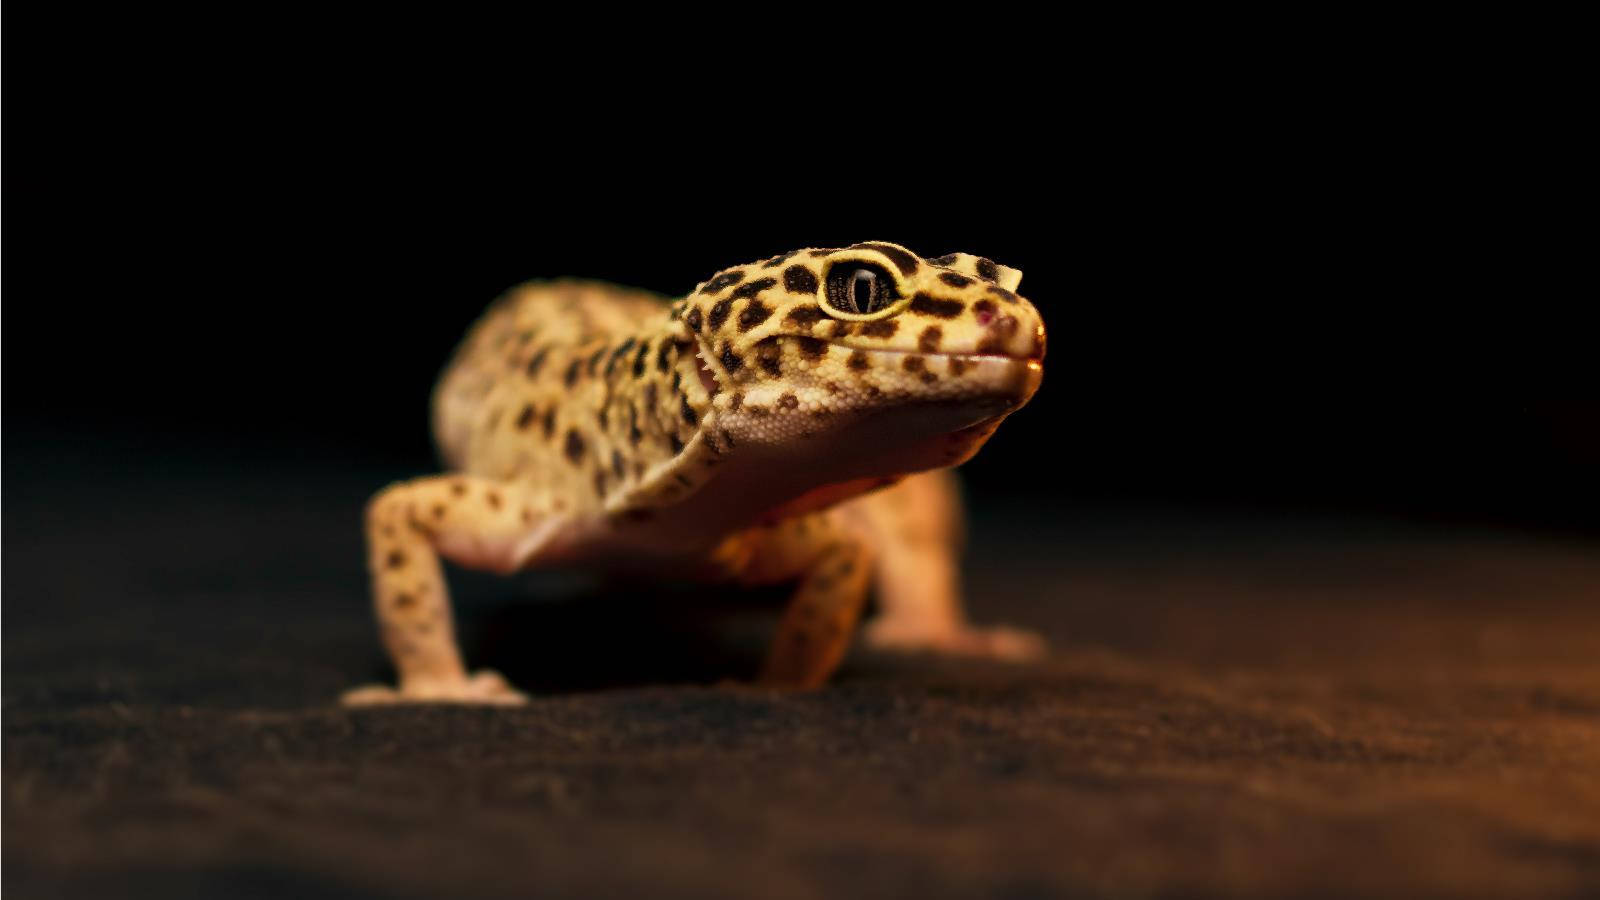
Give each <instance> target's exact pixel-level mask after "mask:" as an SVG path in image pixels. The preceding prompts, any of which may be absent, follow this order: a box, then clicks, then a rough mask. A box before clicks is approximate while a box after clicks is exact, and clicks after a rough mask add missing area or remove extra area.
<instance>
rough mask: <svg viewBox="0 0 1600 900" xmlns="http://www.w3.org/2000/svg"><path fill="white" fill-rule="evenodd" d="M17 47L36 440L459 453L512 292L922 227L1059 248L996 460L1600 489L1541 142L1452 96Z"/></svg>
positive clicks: (1501, 504)
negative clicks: (872, 98) (764, 84)
mask: <svg viewBox="0 0 1600 900" xmlns="http://www.w3.org/2000/svg"><path fill="white" fill-rule="evenodd" d="M20 51H21V53H22V54H23V57H22V58H23V60H24V62H25V63H27V64H29V65H30V66H31V67H30V68H26V69H25V68H23V67H22V65H21V64H18V63H17V61H16V59H15V58H14V59H13V61H12V62H13V65H16V66H17V67H18V69H19V71H21V72H23V73H25V74H24V80H23V82H22V83H23V84H26V85H28V86H29V87H30V88H31V89H29V90H26V91H23V90H13V91H12V92H11V94H10V95H9V96H8V105H7V116H8V122H9V123H12V128H11V130H10V133H11V136H12V138H13V140H12V141H11V142H9V144H8V147H7V151H8V152H7V158H6V167H5V184H4V190H5V204H6V234H5V239H6V251H7V253H6V256H7V259H6V261H7V263H8V265H7V267H6V279H5V288H6V300H7V303H6V307H5V316H6V321H5V325H6V326H7V327H6V328H5V374H6V380H5V381H6V389H5V401H6V405H5V416H6V441H7V444H8V447H25V444H26V442H27V441H29V440H31V439H32V438H34V437H35V436H37V435H46V436H50V439H51V441H52V443H51V444H50V446H52V447H55V446H58V445H57V444H56V443H55V441H56V440H57V439H59V438H63V437H64V438H66V439H67V441H68V443H69V444H77V445H78V446H79V447H80V448H84V447H91V446H94V445H97V444H100V443H102V442H104V445H105V446H107V447H113V446H120V445H122V444H124V443H126V442H128V441H135V442H136V443H138V444H139V445H141V446H144V447H146V448H150V449H152V450H154V451H156V452H162V453H170V454H171V459H172V460H173V461H174V462H173V464H174V465H178V464H181V461H182V460H183V459H186V458H190V457H194V458H198V459H201V460H206V459H216V458H219V457H227V458H237V459H240V460H241V461H243V460H246V459H258V458H266V459H272V458H284V457H289V458H328V459H336V460H342V461H373V462H381V463H384V464H391V463H392V464H400V465H404V466H408V467H410V468H414V469H416V470H418V471H421V470H424V469H426V468H428V466H429V465H430V461H429V460H430V454H429V445H428V439H427V434H426V421H427V420H426V412H425V407H426V397H427V391H428V388H429V386H430V384H431V381H432V379H433V377H434V376H435V374H436V373H437V371H438V369H439V367H440V366H441V364H442V362H443V361H444V359H445V357H446V355H447V353H448V352H449V351H450V349H451V348H452V346H453V344H454V342H455V341H456V340H457V338H458V337H459V335H460V334H461V333H462V331H463V329H464V328H465V327H466V326H467V325H468V323H469V322H470V321H471V320H472V319H473V317H474V316H475V315H476V314H477V313H478V312H479V311H480V310H481V309H482V307H483V306H484V305H485V304H486V303H487V302H488V301H489V300H490V299H492V298H493V297H494V296H495V295H496V294H497V293H498V292H499V291H501V290H503V289H504V288H506V287H507V286H510V285H512V284H514V283H516V282H518V281H520V280H523V279H528V278H536V277H550V276H561V275H583V276H591V277H597V278H603V279H610V280H613V281H617V282H621V283H624V284H634V285H640V286H644V287H649V288H653V289H656V290H660V291H662V292H666V293H673V292H682V291H685V290H687V289H688V288H690V287H692V286H693V285H694V284H695V283H696V282H697V281H699V280H701V279H703V278H704V277H706V276H707V274H708V273H711V272H713V271H715V270H717V269H718V268H721V267H723V266H726V265H730V264H733V263H737V262H742V261H746V260H750V259H756V258H760V257H764V256H767V255H771V254H774V253H777V252H781V251H783V250H786V249H792V248H795V247H800V246H819V245H820V246H832V245H839V244H843V243H849V242H853V241H858V240H891V241H895V242H899V243H902V244H905V245H907V246H909V247H911V248H912V249H913V250H915V251H917V252H918V253H921V254H924V255H929V256H932V255H938V254H942V253H946V252H949V251H951V250H958V249H959V250H965V251H970V252H973V253H978V254H983V255H987V256H990V257H992V258H994V259H996V260H998V261H1000V262H1003V263H1005V264H1008V265H1011V266H1015V267H1018V268H1021V269H1022V270H1023V271H1024V273H1025V278H1024V282H1023V293H1024V294H1025V295H1026V296H1028V297H1029V298H1030V299H1032V300H1033V301H1034V302H1035V303H1036V304H1037V305H1038V306H1039V307H1040V308H1041V309H1042V310H1043V313H1044V316H1045V320H1046V322H1047V324H1048V326H1049V329H1050V350H1049V357H1048V360H1047V365H1046V381H1045V385H1044V388H1043V390H1042V391H1041V392H1040V394H1039V395H1038V397H1037V399H1036V400H1035V401H1034V403H1033V404H1032V405H1031V406H1030V407H1029V408H1028V409H1026V410H1025V411H1023V412H1022V413H1021V414H1019V415H1018V416H1016V417H1015V418H1014V420H1013V421H1012V422H1011V423H1009V424H1008V425H1007V426H1006V428H1005V429H1004V430H1003V431H1002V432H1001V433H1000V436H999V437H998V438H997V440H996V442H995V443H994V445H993V446H992V448H991V449H990V450H989V451H988V452H986V453H985V454H983V455H981V456H980V457H979V459H978V460H977V461H976V462H975V463H974V464H973V465H972V466H971V467H970V475H971V478H972V480H973V482H974V483H975V484H976V485H978V486H979V488H980V489H981V490H982V491H983V492H985V493H993V494H995V495H1012V496H1016V497H1026V498H1032V499H1035V500H1040V501H1048V502H1050V503H1052V504H1073V503H1093V504H1106V503H1110V504H1118V503H1129V502H1132V503H1162V504H1195V505H1200V506H1203V507H1210V506H1238V505H1246V506H1256V507H1266V508H1271V509H1295V510H1322V509H1333V510H1341V511H1358V512H1377V513H1382V514H1402V515H1406V516H1420V517H1430V518H1444V519H1456V520H1473V521H1498V522H1510V523H1516V524H1521V525H1528V526H1533V527H1556V528H1583V527H1588V526H1592V525H1593V523H1594V518H1593V515H1592V510H1593V509H1594V507H1595V500H1596V497H1597V494H1596V487H1595V478H1594V471H1595V465H1596V461H1597V459H1600V426H1597V424H1596V423H1597V422H1600V417H1597V415H1596V412H1597V401H1596V396H1597V395H1596V392H1595V391H1593V390H1592V386H1593V379H1592V371H1591V361H1590V359H1589V358H1588V355H1587V351H1586V348H1584V346H1583V343H1584V342H1583V340H1582V336H1581V333H1580V332H1579V331H1578V329H1577V328H1576V326H1575V323H1574V322H1573V321H1572V320H1571V319H1570V318H1569V316H1568V314H1567V313H1566V312H1565V311H1564V310H1563V306H1564V305H1565V304H1568V303H1571V302H1575V301H1576V300H1577V299H1578V297H1577V295H1576V294H1575V293H1573V292H1572V290H1571V289H1570V288H1567V287H1566V286H1564V285H1561V284H1560V283H1559V279H1558V278H1557V276H1556V274H1555V272H1554V270H1553V269H1552V267H1551V266H1550V265H1549V262H1548V259H1549V257H1551V256H1553V255H1559V254H1560V252H1561V243H1560V239H1559V238H1556V237H1551V235H1552V234H1554V233H1555V232H1552V231H1549V229H1548V222H1547V221H1546V220H1544V219H1543V218H1541V217H1539V216H1537V215H1534V214H1533V213H1532V212H1531V207H1530V206H1529V205H1528V204H1529V202H1530V201H1531V200H1533V199H1535V198H1536V197H1538V196H1539V194H1540V191H1541V188H1540V186H1539V184H1538V182H1537V179H1538V173H1537V172H1533V173H1528V172H1526V170H1523V171H1524V174H1521V175H1518V174H1516V173H1515V172H1514V171H1512V170H1513V169H1514V168H1515V166H1513V165H1511V164H1509V163H1507V162H1505V161H1503V160H1501V159H1500V158H1499V157H1497V156H1496V154H1495V153H1493V152H1491V151H1490V150H1489V149H1488V148H1486V147H1485V146H1484V145H1483V143H1482V142H1481V141H1478V140H1477V137H1478V135H1477V127H1476V126H1475V125H1474V124H1473V123H1472V122H1471V121H1470V119H1467V118H1454V117H1453V115H1454V113H1457V112H1465V110H1464V109H1460V110H1454V111H1452V110H1451V109H1450V108H1449V107H1448V106H1445V105H1441V103H1440V102H1439V101H1437V100H1435V101H1431V102H1430V105H1429V106H1428V108H1427V111H1426V112H1423V111H1419V107H1416V106H1414V105H1413V104H1414V103H1415V102H1419V100H1420V98H1416V97H1408V96H1407V95H1406V94H1405V93H1403V92H1389V93H1379V92H1376V91H1374V92H1373V93H1371V94H1370V98H1371V99H1372V101H1373V102H1372V103H1371V104H1367V105H1362V104H1355V105H1350V104H1349V103H1347V102H1344V103H1340V102H1335V101H1334V100H1333V98H1332V97H1331V96H1327V95H1328V94H1331V93H1332V91H1333V90H1334V85H1333V84H1332V83H1327V84H1323V83H1319V82H1318V81H1317V80H1316V79H1309V80H1305V81H1301V82H1298V83H1295V84H1293V85H1281V86H1274V85H1273V84H1272V83H1271V80H1270V79H1259V78H1248V77H1246V76H1245V75H1244V74H1242V73H1237V74H1236V73H1230V72H1228V71H1227V70H1226V69H1221V70H1218V71H1216V72H1213V73H1212V74H1211V75H1210V80H1208V81H1203V82H1201V83H1194V82H1191V81H1189V80H1186V79H1183V78H1175V77H1172V76H1173V75H1174V74H1176V73H1175V72H1174V71H1167V72H1161V73H1155V74H1147V75H1145V76H1143V77H1142V78H1140V77H1134V76H1132V75H1131V74H1129V75H1127V76H1126V77H1124V78H1120V79H1117V80H1114V81H1112V82H1106V83H1100V82H1096V83H1095V84H1094V85H1093V86H1092V87H1078V88H1075V89H1068V88H1067V82H1066V81H1065V80H1063V81H1062V82H1061V83H1060V86H1059V87H1058V89H1057V90H1056V92H1055V93H1051V92H1050V91H1049V90H1048V88H1049V87H1050V83H1049V82H1047V81H1046V82H1038V83H1036V87H1038V88H1041V89H1043V90H1041V91H1040V95H1039V96H1037V97H1036V98H1034V99H1032V100H1030V101H1029V102H1028V103H1027V104H1025V105H1019V106H1016V107H1004V108H1002V107H998V106H994V107H986V108H977V107H973V108H971V109H972V113H971V114H970V115H962V114H961V113H960V108H961V106H962V101H961V100H960V99H959V98H957V97H951V98H950V99H949V100H947V101H944V102H930V103H929V104H927V105H926V106H922V105H917V106H904V107H900V108H899V111H898V113H896V114H895V116H893V117H892V122H893V127H892V128H891V127H889V125H890V121H889V119H890V118H891V117H889V116H888V114H887V113H886V112H884V111H882V110H878V109H872V108H870V107H863V110H862V112H861V115H864V116H866V117H867V118H868V119H869V120H871V121H872V122H874V123H876V124H874V125H873V126H871V127H866V128H863V127H858V126H854V125H850V124H848V123H850V122H852V121H853V120H852V116H854V115H856V113H855V112H853V111H852V107H851V105H850V103H849V102H841V103H840V104H839V105H838V106H837V108H838V110H839V111H838V112H837V113H835V112H832V109H833V108H834V107H832V106H831V105H830V104H829V103H825V102H821V101H820V100H819V99H818V98H807V97H804V96H803V95H802V96H797V97H795V98H793V99H791V100H785V98H784V97H782V96H773V97H768V98H765V99H764V100H763V101H761V102H760V103H759V104H757V106H756V107H755V110H753V111H752V112H750V113H748V114H740V113H738V112H735V111H733V110H736V109H738V108H740V107H738V106H730V107H728V108H726V109H719V108H715V107H709V106H708V108H707V109H705V110H700V109H697V108H694V107H693V106H692V104H691V105H689V107H687V108H686V107H685V106H683V105H674V106H671V107H666V108H663V107H659V106H656V105H655V102H656V101H657V100H658V99H662V98H657V97H655V96H652V95H650V94H649V93H648V89H647V88H646V92H645V93H643V94H642V95H635V96H634V97H632V100H633V103H632V104H630V105H627V106H625V107H624V106H619V105H613V104H615V103H618V102H620V101H619V99H618V98H617V97H616V96H605V97H604V99H605V102H604V103H600V102H585V99H588V100H590V101H593V100H594V98H590V97H588V95H580V94H557V93H556V92H554V91H553V90H550V89H549V88H548V86H545V87H546V90H545V92H543V93H540V94H539V95H538V96H537V97H534V98H529V100H528V103H529V107H528V108H527V109H521V110H515V109H505V108H501V107H492V106H490V104H488V103H486V102H484V103H481V105H474V103H473V102H472V101H471V100H469V99H466V98H464V97H454V96H443V97H441V95H440V94H439V92H438V91H437V90H434V91H429V90H425V89H423V88H422V86H421V85H420V84H413V83H411V82H409V81H401V82H400V83H399V84H397V85H394V88H395V90H393V91H392V92H382V93H380V92H377V91H367V90H366V89H365V88H366V82H365V81H364V80H363V76H362V75H361V74H360V71H359V66H357V67H356V68H355V70H347V69H345V68H343V67H342V66H341V65H339V64H338V63H336V62H335V61H334V60H335V59H336V54H331V53H330V54H325V55H319V56H318V57H317V58H316V60H315V61H314V62H310V63H307V62H306V61H305V60H303V59H297V61H296V62H295V64H294V66H289V64H288V63H287V62H284V61H278V62H277V63H276V64H275V65H269V64H268V63H269V62H271V61H272V59H273V58H272V57H269V56H262V55H259V54H261V53H262V51H260V50H254V51H253V52H252V49H250V48H247V49H246V50H244V51H241V52H242V53H243V56H242V57H241V58H238V59H231V58H229V57H228V55H227V54H226V53H223V52H221V51H207V50H196V51H194V52H193V53H192V55H187V56H185V55H177V56H173V55H170V54H169V55H163V54H151V55H149V56H148V57H144V56H141V57H140V62H141V64H140V65H138V66H130V67H128V68H126V69H119V68H118V67H116V66H107V67H104V68H91V69H87V70H85V69H83V68H82V67H81V66H78V65H75V64H73V65H69V64H68V62H69V61H67V60H62V59H59V58H56V57H52V56H50V55H48V54H45V53H37V54H33V55H30V54H29V52H28V49H27V48H20ZM85 54H86V55H91V56H92V55H94V53H93V50H92V49H91V50H85V51H84V52H83V54H78V55H77V56H75V57H74V58H78V57H81V56H82V55H85ZM352 65H354V64H352ZM286 67H287V68H286ZM1180 68H1181V67H1180ZM1079 69H1081V66H1080V67H1079ZM548 71H549V69H541V70H540V73H542V72H548ZM1074 71H1077V70H1074ZM114 73H115V74H116V77H112V76H113V74H114ZM540 73H531V74H530V75H529V76H528V77H529V78H530V79H531V81H532V82H538V80H539V74H540ZM1066 74H1070V73H1063V76H1065V75H1066ZM399 77H403V76H399ZM413 77H416V76H413ZM41 82H47V83H48V85H49V87H48V89H42V88H41V87H40V85H41ZM539 83H540V84H541V85H543V82H539ZM18 86H19V84H18V82H13V87H14V88H15V87H18ZM1244 86H1248V88H1249V94H1248V95H1245V96H1239V95H1233V96H1229V89H1230V88H1236V87H1244ZM409 89H416V91H417V93H416V94H414V95H409V94H407V93H406V91H407V90H409ZM1360 89H1361V88H1359V87H1358V90H1360ZM595 96H596V97H600V96H602V95H595ZM1219 98H1220V99H1219ZM674 99H675V100H676V101H677V102H678V103H679V104H682V103H683V102H684V101H683V98H682V97H681V96H679V97H676V98H674ZM441 100H443V101H446V102H440V101H441ZM535 101H537V102H535ZM786 104H788V105H787V106H786ZM951 107H954V108H951ZM786 109H787V110H789V111H788V112H785V110H786ZM802 109H803V110H807V111H810V110H813V109H819V110H820V111H819V112H817V113H816V115H815V119H816V121H817V122H818V123H819V124H818V126H817V131H816V134H815V135H810V136H808V134H807V129H806V127H805V126H804V124H803V122H804V119H803V118H797V117H798V116H800V115H801V114H800V113H799V112H798V111H799V110H802ZM806 115H810V113H809V112H807V113H806ZM901 134H903V137H897V135H901ZM812 137H815V139H814V140H813V139H812ZM1464 147H1468V148H1470V149H1465V150H1464V149H1463V148H1464ZM1497 166H1499V167H1501V169H1502V170H1503V171H1501V172H1500V173H1499V174H1501V175H1508V174H1509V175H1511V176H1512V177H1511V178H1510V179H1509V180H1508V179H1506V178H1494V177H1486V176H1493V175H1495V174H1496V172H1495V169H1496V167H1497ZM1518 179H1522V181H1521V182H1519V181H1518ZM52 452H54V451H52ZM91 455H92V454H91ZM110 455H111V456H113V457H115V456H117V455H118V454H116V453H112V454H110Z"/></svg>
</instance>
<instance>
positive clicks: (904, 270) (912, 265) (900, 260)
mask: <svg viewBox="0 0 1600 900" xmlns="http://www.w3.org/2000/svg"><path fill="white" fill-rule="evenodd" d="M850 249H851V250H876V251H878V252H879V253H882V254H883V255H884V256H887V257H889V261H890V262H892V263H894V264H895V265H896V266H897V267H899V269H900V274H902V275H910V274H911V273H912V272H915V271H916V270H917V266H918V265H920V264H919V263H918V262H917V258H916V257H915V256H912V255H911V254H909V253H907V252H906V251H904V250H901V249H900V248H899V247H896V246H894V245H893V244H856V245H855V246H853V247H851V248H850Z"/></svg>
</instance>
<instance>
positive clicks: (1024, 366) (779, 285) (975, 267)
mask: <svg viewBox="0 0 1600 900" xmlns="http://www.w3.org/2000/svg"><path fill="white" fill-rule="evenodd" d="M1021 279H1022V273H1021V272H1019V271H1017V270H1015V269H1011V268H1008V267H1006V266H1002V265H998V264H996V263H994V262H991V261H989V260H988V259H985V258H983V257H980V256H973V255H969V254H965V253H952V254H949V255H946V256H940V257H936V258H932V259H924V258H922V257H919V256H917V255H916V254H914V253H912V252H911V251H909V250H907V249H906V248H904V247H901V246H899V245H897V244H890V243H884V242H870V243H862V244H854V245H852V246H849V247H844V248H840V249H831V250H801V251H795V252H792V253H786V254H783V255H781V256H777V257H774V258H772V259H768V260H765V261H761V262H756V263H751V264H748V265H744V266H737V267H734V268H731V269H727V270H725V271H723V272H720V273H718V274H717V275H716V276H714V277H713V278H711V279H710V280H708V281H706V282H705V283H703V284H701V285H700V286H699V287H698V288H696V290H695V291H694V292H693V293H692V294H690V295H689V297H688V298H687V299H686V300H685V301H684V305H683V306H682V307H681V308H680V310H679V314H680V318H681V320H682V322H683V324H684V326H685V328H686V329H687V331H688V332H690V334H691V336H692V337H693V339H694V340H695V342H696V344H697V350H698V353H699V356H700V358H701V362H702V367H703V371H702V378H703V379H704V380H706V382H707V386H708V388H710V389H711V390H712V392H713V394H714V396H713V397H712V403H711V406H712V410H713V411H714V415H715V417H716V424H717V427H719V428H720V429H724V430H726V432H727V433H728V435H729V436H730V437H731V438H732V439H733V441H734V443H735V444H736V445H737V446H740V447H744V448H755V450H756V452H760V451H761V450H763V449H764V450H765V451H766V452H769V453H772V454H775V455H780V456H783V457H785V458H787V459H789V460H791V461H793V462H795V463H797V464H807V463H815V464H821V462H822V461H827V462H828V463H831V464H835V466H836V467H842V471H840V472H831V471H830V472H828V473H826V477H835V476H839V477H857V476H858V475H861V476H870V475H881V474H900V473H903V472H909V471H918V470H921V469H927V468H935V467H938V466H943V465H953V464H955V463H959V462H961V461H963V460H965V459H966V458H967V457H968V456H971V455H972V453H974V452H976V450H977V449H978V447H979V446H981V445H982V443H983V442H984V441H985V440H986V439H987V438H988V436H989V434H990V433H992V432H993V430H994V427H995V426H996V425H998V423H999V421H1000V420H1001V419H1003V418H1004V417H1005V416H1006V415H1007V414H1009V413H1010V412H1012V411H1014V410H1016V409H1017V408H1018V407H1020V406H1022V404H1024V403H1026V402H1027V401H1028V399H1029V398H1030V397H1031V396H1032V395H1033V392H1034V391H1035V390H1036V389H1037V388H1038V386H1039V381H1040V378H1041V376H1042V371H1043V370H1042V361H1043V359H1044V348H1045V333H1044V324H1043V322H1042V321H1041V320H1040V317H1039V313H1038V311H1037V310H1036V309H1034V307H1033V305H1032V304H1031V303H1029V302H1028V301H1027V300H1025V299H1023V298H1022V297H1021V296H1019V295H1018V294H1017V293H1016V289H1017V286H1018V283H1019V282H1020V281H1021ZM858 470H859V471H858Z"/></svg>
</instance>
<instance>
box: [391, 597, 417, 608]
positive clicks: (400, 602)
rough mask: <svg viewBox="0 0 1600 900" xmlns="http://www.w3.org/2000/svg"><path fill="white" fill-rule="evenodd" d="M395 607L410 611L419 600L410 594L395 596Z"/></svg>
mask: <svg viewBox="0 0 1600 900" xmlns="http://www.w3.org/2000/svg"><path fill="white" fill-rule="evenodd" d="M394 605H395V606H396V607H397V608H399V609H410V608H412V607H413V606H416V605H417V598H415V597H413V596H411V595H410V594H395V595H394Z"/></svg>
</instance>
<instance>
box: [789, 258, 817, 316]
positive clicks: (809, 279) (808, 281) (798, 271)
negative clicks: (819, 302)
mask: <svg viewBox="0 0 1600 900" xmlns="http://www.w3.org/2000/svg"><path fill="white" fill-rule="evenodd" d="M818 286H819V283H818V281H817V275H816V273H815V272H812V271H811V270H810V269H808V268H806V267H805V266H790V267H789V268H787V269H784V270H783V289H784V290H786V291H788V292H789V293H791V294H811V295H814V294H816V292H817V287H818ZM791 315H793V314H792V313H791Z"/></svg>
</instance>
